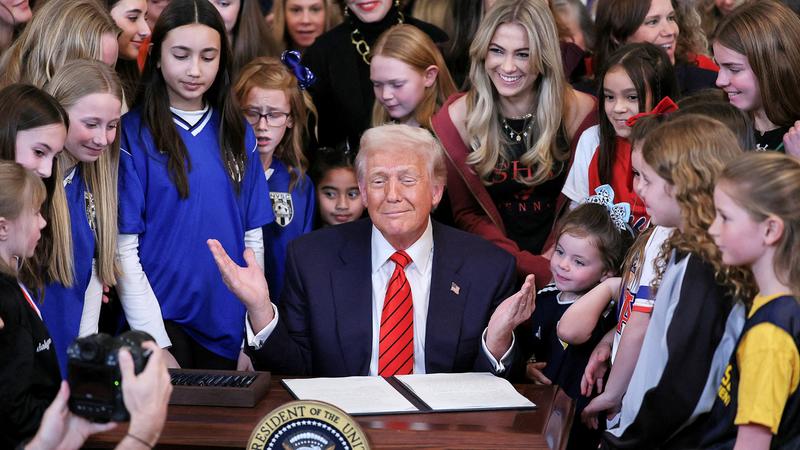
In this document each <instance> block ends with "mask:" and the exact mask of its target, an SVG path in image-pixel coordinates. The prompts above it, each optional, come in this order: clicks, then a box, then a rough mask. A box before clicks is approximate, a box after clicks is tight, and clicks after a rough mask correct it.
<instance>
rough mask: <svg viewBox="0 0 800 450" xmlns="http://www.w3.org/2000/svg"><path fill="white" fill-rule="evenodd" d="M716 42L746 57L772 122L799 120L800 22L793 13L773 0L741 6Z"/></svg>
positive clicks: (725, 22)
mask: <svg viewBox="0 0 800 450" xmlns="http://www.w3.org/2000/svg"><path fill="white" fill-rule="evenodd" d="M714 42H717V43H719V44H721V45H723V46H724V47H727V48H729V49H731V50H733V51H735V52H737V53H740V54H742V55H744V56H745V57H747V62H748V63H749V64H750V67H751V68H752V69H753V73H754V74H755V76H756V79H757V80H758V88H759V91H760V92H761V104H762V105H763V108H764V112H765V113H766V114H767V118H768V119H769V121H770V122H772V123H773V124H775V125H778V126H791V125H793V124H794V122H795V121H796V120H798V119H800V91H798V89H797V74H798V73H800V45H798V42H800V18H798V17H797V15H796V14H795V13H794V12H793V11H792V10H791V9H789V8H788V7H787V6H785V5H783V4H781V3H779V2H776V1H772V0H759V1H757V2H751V3H747V4H745V5H742V6H740V7H738V8H736V9H735V10H734V11H733V12H732V13H731V14H730V15H728V17H726V18H725V19H723V20H722V22H720V24H719V26H718V27H717V35H716V39H715V40H714Z"/></svg>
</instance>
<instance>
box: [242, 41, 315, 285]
mask: <svg viewBox="0 0 800 450" xmlns="http://www.w3.org/2000/svg"><path fill="white" fill-rule="evenodd" d="M299 61H300V55H299V54H297V53H296V52H295V53H294V54H292V53H290V52H284V54H283V57H282V58H281V60H278V59H276V58H258V59H255V60H253V61H252V62H250V64H248V65H246V66H245V67H244V68H243V69H242V70H241V73H240V74H239V80H238V81H237V82H236V84H235V85H234V88H233V90H234V92H235V93H236V97H237V98H238V99H239V104H240V105H241V107H242V113H243V114H244V117H245V119H247V121H248V122H249V123H250V125H251V126H252V127H253V131H255V135H256V143H257V146H258V155H259V159H260V161H261V167H262V169H263V170H264V176H265V177H266V179H267V182H268V184H269V201H270V203H271V204H272V211H273V213H274V214H275V221H274V222H272V223H270V224H267V225H266V226H264V227H263V228H262V232H263V233H264V241H265V242H269V246H268V247H269V248H267V249H265V253H264V272H266V276H267V282H268V284H269V292H270V295H272V296H274V297H273V298H275V299H280V293H281V288H282V286H283V273H284V266H285V261H286V246H287V245H288V244H289V241H291V240H292V239H294V238H296V237H298V236H300V235H303V234H305V233H308V232H309V231H311V230H312V228H313V226H314V186H313V185H312V184H311V180H310V179H309V177H308V175H306V170H307V169H308V161H307V160H306V157H305V156H304V149H305V145H306V138H307V136H308V129H307V126H306V123H307V120H308V114H309V113H310V112H311V113H315V111H316V110H315V109H314V104H313V103H311V97H310V96H309V95H308V94H307V93H306V92H305V88H306V87H307V84H306V83H307V82H308V79H307V76H306V75H307V72H305V71H304V68H303V67H302V66H300V65H299ZM287 67H288V68H287ZM290 69H293V70H292V72H290V71H289V70H290ZM297 75H299V76H300V78H299V79H298V78H297ZM264 201H265V202H266V201H267V199H266V198H265V199H264Z"/></svg>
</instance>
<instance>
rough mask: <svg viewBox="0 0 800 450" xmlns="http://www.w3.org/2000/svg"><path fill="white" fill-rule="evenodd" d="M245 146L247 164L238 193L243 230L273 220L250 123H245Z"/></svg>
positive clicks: (265, 181)
mask: <svg viewBox="0 0 800 450" xmlns="http://www.w3.org/2000/svg"><path fill="white" fill-rule="evenodd" d="M245 128H246V133H245V140H244V142H245V148H246V150H247V151H246V153H247V166H246V168H245V174H244V179H243V180H242V187H241V192H240V193H239V209H240V210H241V211H242V223H244V224H245V230H252V229H254V228H260V227H262V226H264V225H266V224H268V223H271V222H274V221H275V215H274V214H273V212H272V205H271V204H270V202H268V201H264V199H268V198H269V185H268V184H267V180H266V178H264V170H263V168H262V167H261V160H260V159H259V157H258V148H257V147H256V138H255V135H254V134H253V129H252V128H250V125H245Z"/></svg>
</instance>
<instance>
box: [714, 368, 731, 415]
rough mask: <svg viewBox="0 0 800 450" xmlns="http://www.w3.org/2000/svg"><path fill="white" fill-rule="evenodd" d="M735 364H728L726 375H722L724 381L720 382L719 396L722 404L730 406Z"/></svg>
mask: <svg viewBox="0 0 800 450" xmlns="http://www.w3.org/2000/svg"><path fill="white" fill-rule="evenodd" d="M732 370H733V366H731V365H730V364H728V367H726V368H725V375H723V376H722V382H721V383H720V384H719V390H718V391H717V396H718V397H719V399H720V400H721V401H722V404H723V405H725V406H728V405H729V404H730V403H731V371H732Z"/></svg>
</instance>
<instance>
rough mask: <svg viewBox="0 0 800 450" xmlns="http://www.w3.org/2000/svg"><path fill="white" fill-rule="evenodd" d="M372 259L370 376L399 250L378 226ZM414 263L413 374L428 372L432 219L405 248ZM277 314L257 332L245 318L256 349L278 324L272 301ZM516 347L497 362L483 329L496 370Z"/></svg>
mask: <svg viewBox="0 0 800 450" xmlns="http://www.w3.org/2000/svg"><path fill="white" fill-rule="evenodd" d="M370 248H371V262H372V354H371V357H370V364H369V375H373V376H374V375H377V374H378V353H379V346H378V341H379V338H380V323H381V320H380V319H381V313H382V312H383V301H384V299H385V297H386V289H387V288H388V286H389V279H390V278H391V277H392V272H394V267H395V263H394V262H393V261H391V260H390V259H389V258H390V257H391V256H392V255H393V254H394V252H395V251H397V250H396V249H395V248H394V247H392V245H391V244H389V242H388V241H387V240H386V238H384V237H383V234H381V232H380V231H378V229H377V228H375V226H374V225H373V226H372V238H371V245H370ZM405 251H406V253H407V254H408V256H409V257H411V263H409V264H408V266H406V268H405V272H406V278H407V279H408V283H409V284H410V285H411V297H412V300H413V302H414V373H425V331H426V328H425V326H426V324H427V319H428V302H429V300H430V289H431V273H432V272H433V252H434V248H433V227H432V225H431V221H430V219H429V220H428V226H427V228H425V231H424V232H423V233H422V236H420V238H419V239H417V241H416V242H414V243H413V244H412V245H411V246H410V247H408V248H407V249H405ZM272 310H273V312H274V313H275V316H274V317H273V319H272V321H271V322H270V323H268V324H267V325H266V326H265V327H264V328H263V329H262V330H261V331H259V332H258V334H254V332H253V329H252V327H251V326H250V320H249V316H248V319H247V320H245V324H246V329H247V342H248V344H249V345H250V346H251V347H254V348H255V349H259V348H261V346H262V345H263V344H264V341H266V340H267V338H269V336H270V335H271V334H272V332H273V330H275V326H276V325H277V324H278V318H279V317H278V309H277V308H276V307H275V304H274V303H273V304H272ZM513 347H514V342H513V338H512V342H511V347H509V349H508V350H507V351H506V353H505V354H504V355H503V357H502V358H501V360H500V362H498V361H497V360H496V359H495V358H494V356H492V354H491V353H490V352H489V350H488V348H487V347H486V330H484V332H483V338H482V348H483V352H484V354H486V356H487V357H488V358H489V361H491V362H492V365H493V366H494V368H495V372H496V373H501V372H504V371H505V368H506V365H508V364H509V362H510V356H511V348H513Z"/></svg>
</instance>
